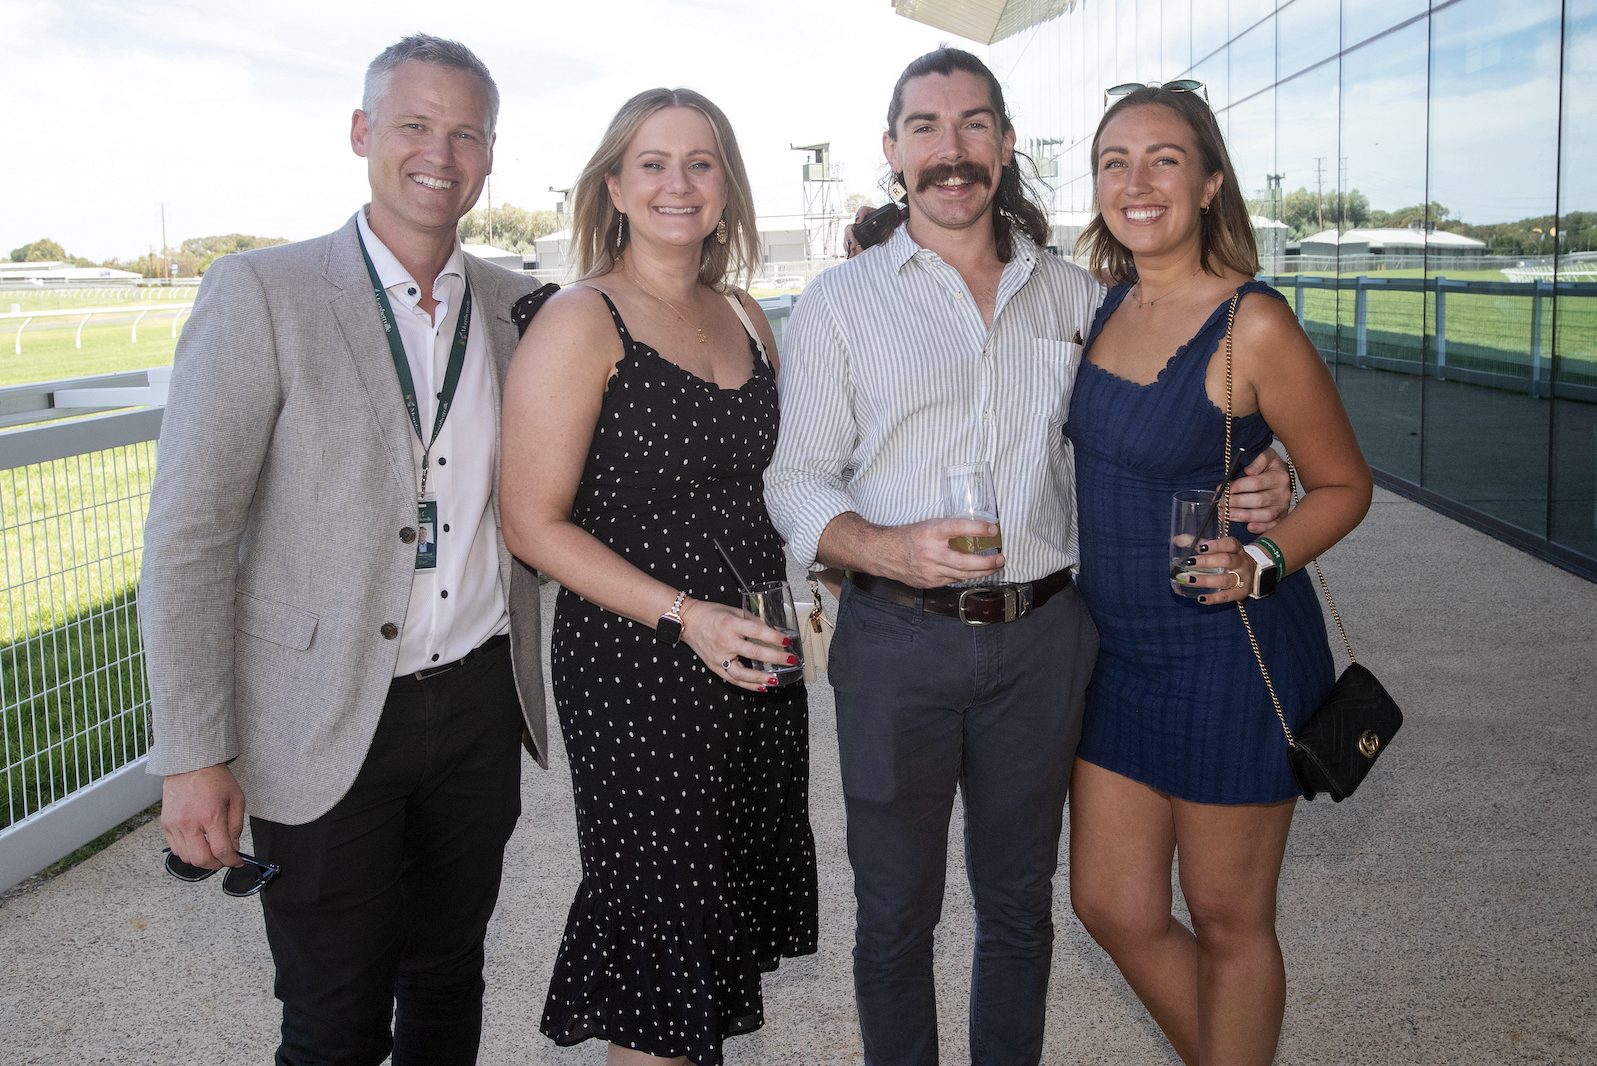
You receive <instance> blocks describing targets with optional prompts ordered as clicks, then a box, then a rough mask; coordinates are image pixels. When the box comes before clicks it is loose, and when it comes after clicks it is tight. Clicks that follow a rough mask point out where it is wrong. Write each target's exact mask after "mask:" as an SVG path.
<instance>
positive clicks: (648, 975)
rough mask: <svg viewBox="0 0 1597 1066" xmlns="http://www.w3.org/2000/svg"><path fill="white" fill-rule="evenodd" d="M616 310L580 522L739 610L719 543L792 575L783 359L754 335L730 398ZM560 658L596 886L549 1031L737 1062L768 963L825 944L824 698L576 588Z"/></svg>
mask: <svg viewBox="0 0 1597 1066" xmlns="http://www.w3.org/2000/svg"><path fill="white" fill-rule="evenodd" d="M601 295H602V294H601ZM605 302H606V304H607V305H609V308H610V314H611V316H612V317H613V318H614V320H615V325H616V330H617V332H618V333H619V334H620V336H621V342H622V346H623V349H624V355H623V357H622V359H621V362H620V363H619V364H618V366H617V371H616V374H615V375H614V377H613V378H612V379H611V381H610V384H609V387H608V390H607V392H606V395H605V398H604V403H603V407H602V409H601V411H600V415H599V422H598V426H597V427H596V429H595V431H594V438H593V445H592V449H591V451H590V453H589V455H588V458H587V463H586V467H585V469H584V471H583V477H582V483H581V486H580V487H579V489H578V492H577V497H576V500H575V503H574V507H573V514H572V517H573V520H574V521H576V522H577V523H578V524H579V525H581V526H582V527H583V528H584V529H586V530H587V531H588V532H590V533H592V534H593V535H594V536H596V537H598V538H599V539H600V540H601V541H603V542H604V543H605V544H606V545H608V546H609V547H610V548H612V549H613V550H614V551H616V552H617V553H618V554H620V555H621V556H623V557H624V558H626V559H627V560H628V561H629V562H631V563H632V564H633V565H635V566H637V567H639V568H640V569H642V570H644V571H646V572H647V573H650V574H652V575H654V576H655V577H658V578H659V579H660V580H661V581H664V582H665V583H667V584H669V585H671V586H673V587H675V588H678V589H684V590H686V591H687V593H688V595H690V596H693V597H695V598H698V599H703V600H714V601H717V602H720V603H727V604H736V603H737V602H738V586H737V581H736V579H735V578H734V577H733V576H732V575H731V574H730V573H728V571H727V568H726V565H725V564H724V563H723V562H722V561H721V558H720V556H719V555H718V554H717V552H716V550H715V546H714V545H713V543H712V538H719V540H720V541H721V543H722V544H723V545H724V546H725V547H726V549H727V552H728V553H729V554H730V555H731V556H732V557H733V559H734V560H735V561H736V562H737V565H738V568H739V569H740V570H741V571H742V572H743V574H744V576H745V577H746V578H747V579H748V580H749V581H764V580H778V579H781V578H782V577H784V576H785V564H784V562H783V557H782V545H781V541H780V539H779V538H778V537H777V534H776V531H775V529H774V528H773V527H772V525H771V521H770V518H769V516H768V515H767V514H766V512H765V506H764V503H763V501H762V497H761V493H762V488H761V479H762V475H763V472H764V470H765V466H766V463H767V461H768V460H769V459H770V457H771V451H772V449H773V448H774V447H775V444H776V427H777V405H776V382H775V379H774V376H773V374H772V372H771V368H770V366H769V365H768V364H767V363H766V362H765V360H764V359H763V358H762V357H760V355H759V353H758V350H757V349H756V348H755V346H754V345H753V343H752V342H751V344H750V352H751V356H752V357H753V360H754V372H753V375H752V376H751V377H750V378H749V380H748V382H747V383H746V384H744V385H743V386H742V387H741V388H739V389H722V388H720V387H719V386H717V385H716V384H714V383H713V382H707V381H704V380H703V379H701V378H699V377H697V376H695V375H693V374H691V373H689V372H688V371H686V370H683V369H682V368H681V367H678V366H677V365H676V364H674V363H672V362H670V361H669V360H666V359H664V358H662V357H661V356H660V355H658V354H657V353H656V352H655V351H654V349H652V348H650V347H649V346H648V345H646V344H642V343H640V342H638V341H635V340H633V339H632V337H631V336H630V334H628V332H627V328H626V325H625V324H624V323H623V322H622V321H621V316H620V314H619V313H617V311H616V308H615V305H614V304H612V303H610V301H609V298H608V297H605ZM518 311H523V312H524V313H528V314H529V316H530V312H526V310H525V309H523V308H519V307H518ZM551 659H552V674H553V681H554V693H555V701H556V703H557V705H558V711H559V717H560V728H561V730H562V733H563V735H564V738H565V746H566V754H567V757H568V758H569V760H570V763H571V778H572V786H573V792H574V794H575V797H576V808H577V836H578V843H579V846H580V848H581V852H582V884H581V886H580V887H579V888H578V891H577V898H576V900H575V901H574V902H573V903H572V905H571V912H570V915H569V917H568V918H567V921H566V929H565V935H564V937H563V938H562V940H561V944H560V951H559V955H558V957H557V959H556V961H555V968H554V975H553V977H552V978H551V980H550V984H549V998H548V1002H547V1003H546V1004H545V1007H544V1014H543V1022H542V1026H541V1028H542V1030H543V1032H544V1033H545V1034H546V1035H548V1036H549V1037H551V1038H553V1039H554V1040H555V1041H556V1042H557V1043H560V1044H574V1043H577V1042H579V1041H582V1040H586V1039H589V1038H598V1039H602V1040H606V1041H609V1042H612V1043H616V1044H620V1045H622V1046H625V1047H629V1048H634V1049H637V1050H639V1051H643V1052H647V1053H649V1054H652V1055H659V1056H666V1057H669V1056H677V1055H686V1056H687V1057H688V1058H689V1059H691V1060H692V1061H693V1062H695V1063H698V1064H699V1066H719V1064H720V1063H721V1062H722V1055H721V1042H722V1038H723V1037H726V1036H728V1035H732V1034H736V1033H745V1032H749V1031H751V1030H754V1029H757V1028H759V1027H760V1025H761V1024H763V1014H762V1005H761V998H760V972H761V971H762V970H771V969H775V967H776V965H777V963H778V961H779V960H780V959H781V958H782V957H783V956H795V955H804V954H809V953H811V952H813V951H815V939H816V885H815V844H814V839H813V838H812V836H811V834H810V825H809V810H808V789H809V748H808V722H807V717H806V715H807V707H806V703H805V696H804V687H803V685H802V684H794V685H789V686H786V687H784V688H780V689H777V690H775V691H773V692H769V693H763V694H761V693H753V692H747V691H745V690H743V689H739V688H734V687H732V686H731V685H729V684H727V683H726V682H725V681H723V680H721V679H720V678H719V677H717V676H716V675H715V674H713V673H711V672H710V670H709V669H708V668H706V667H705V665H704V663H703V662H701V661H700V660H699V658H698V656H696V655H695V654H694V653H693V652H692V650H691V649H689V647H688V646H687V644H685V643H683V644H678V645H677V646H675V647H667V646H665V645H662V644H660V643H658V642H657V641H656V640H655V639H654V630H653V629H652V628H651V627H649V626H645V625H639V624H638V623H635V622H633V621H631V620H629V619H626V618H623V617H621V616H619V615H616V614H613V613H611V612H609V611H607V610H604V609H603V608H600V607H598V606H595V605H594V604H591V603H589V602H587V601H586V600H584V599H582V598H581V597H580V596H577V595H576V594H575V593H572V592H571V591H569V590H567V589H562V590H561V591H560V594H559V597H558V599H557V601H556V607H555V618H554V638H553V644H552V649H551Z"/></svg>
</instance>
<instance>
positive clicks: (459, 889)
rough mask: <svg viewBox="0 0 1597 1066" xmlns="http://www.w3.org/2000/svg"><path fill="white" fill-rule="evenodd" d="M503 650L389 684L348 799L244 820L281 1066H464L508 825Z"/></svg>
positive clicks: (514, 775) (509, 717)
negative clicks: (387, 1064) (271, 869)
mask: <svg viewBox="0 0 1597 1066" xmlns="http://www.w3.org/2000/svg"><path fill="white" fill-rule="evenodd" d="M520 735H521V710H520V705H519V704H518V702H517V700H516V690H515V683H514V680H513V679H512V677H511V671H510V652H509V648H508V645H504V644H501V646H500V647H498V648H496V649H493V650H492V651H485V652H484V653H482V654H480V655H478V656H476V657H474V658H472V659H471V660H469V661H468V662H466V663H464V664H463V665H461V666H458V667H456V668H455V669H453V670H450V671H447V672H445V673H443V674H439V675H437V676H435V677H431V678H428V679H426V680H424V681H418V680H416V679H414V678H401V679H396V680H395V682H394V684H393V687H392V688H391V689H390V690H389V695H388V702H387V704H386V705H385V707H384V708H383V716H382V720H381V721H380V722H379V724H378V726H377V733H376V735H375V737H373V739H372V746H371V750H370V752H369V753H368V754H367V756H366V761H365V763H364V764H363V765H362V767H361V770H360V773H359V774H358V775H357V776H356V778H355V783H354V784H353V785H352V786H351V787H350V790H349V793H348V794H347V795H345V796H344V798H343V799H341V800H339V801H338V803H337V804H335V805H334V807H333V808H332V810H330V811H328V812H327V813H326V814H324V815H322V816H321V817H320V818H317V819H315V820H314V821H311V822H307V823H305V824H304V825H283V824H281V823H277V822H269V821H266V820H265V819H261V818H252V819H251V820H250V827H251V830H252V832H253V834H254V843H255V848H256V854H258V855H259V856H260V857H261V858H263V859H266V860H268V861H270V862H275V863H279V864H280V865H281V866H282V867H283V873H282V875H281V877H279V879H278V880H277V882H276V883H274V884H273V885H272V886H271V887H270V888H268V889H267V891H265V892H263V893H262V894H261V905H262V909H263V910H264V912H265V917H266V936H267V941H268V943H269V944H270V945H271V949H272V959H273V961H274V962H275V963H276V965H277V980H276V984H275V988H274V991H275V992H276V994H277V998H278V999H280V1000H282V1002H283V1041H282V1044H281V1046H280V1047H279V1048H278V1050H277V1059H276V1061H277V1063H278V1064H279V1066H333V1064H338V1066H368V1064H370V1066H375V1064H377V1063H380V1062H382V1061H383V1059H385V1058H386V1057H387V1056H388V1054H389V1052H390V1051H392V1052H393V1062H394V1063H395V1066H415V1064H426V1066H453V1064H457V1063H464V1064H469V1063H475V1062H476V1061H477V1045H478V1043H479V1041H480V1039H481V1036H482V993H483V979H482V966H483V937H484V934H485V932H486V931H487V928H488V918H489V916H490V915H492V913H493V909H494V903H495V901H496V900H497V899H498V896H499V876H500V871H501V869H502V867H503V864H504V849H505V843H506V841H508V840H509V838H510V831H511V829H512V828H514V826H515V823H516V819H517V818H518V817H519V816H520V814H521V745H520Z"/></svg>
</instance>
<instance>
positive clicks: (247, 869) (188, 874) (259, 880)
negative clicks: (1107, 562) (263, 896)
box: [161, 848, 283, 897]
mask: <svg viewBox="0 0 1597 1066" xmlns="http://www.w3.org/2000/svg"><path fill="white" fill-rule="evenodd" d="M161 854H163V855H165V856H166V872H167V873H169V874H171V875H172V876H173V877H175V878H177V879H178V880H179V881H203V880H205V879H206V878H207V877H210V876H211V875H212V874H214V873H216V871H215V870H207V869H206V868H205V867H203V866H194V865H192V864H190V863H186V862H184V861H183V860H182V859H180V858H178V857H177V856H176V855H175V854H173V852H172V849H171V848H162V849H161ZM238 857H239V858H241V859H243V860H244V865H243V866H227V867H223V869H225V870H226V871H227V873H226V874H225V875H223V877H222V891H223V892H226V893H227V894H228V895H229V896H239V897H244V896H253V895H255V894H256V893H257V892H260V891H263V890H264V889H265V888H266V886H267V885H269V884H271V883H272V882H273V881H275V880H277V875H278V874H280V873H282V872H283V868H282V867H281V866H279V865H277V864H276V863H275V862H262V861H261V860H260V859H257V858H256V857H255V856H253V855H246V854H244V853H243V852H242V851H241V852H239V853H238Z"/></svg>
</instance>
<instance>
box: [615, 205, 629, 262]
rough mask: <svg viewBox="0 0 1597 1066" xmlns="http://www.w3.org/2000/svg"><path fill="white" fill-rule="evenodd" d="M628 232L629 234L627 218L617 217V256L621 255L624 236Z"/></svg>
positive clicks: (624, 216) (623, 216)
mask: <svg viewBox="0 0 1597 1066" xmlns="http://www.w3.org/2000/svg"><path fill="white" fill-rule="evenodd" d="M626 232H627V216H626V215H617V216H616V255H620V254H621V239H622V236H623V235H624V234H625V233H626Z"/></svg>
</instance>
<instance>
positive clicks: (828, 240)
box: [788, 141, 843, 259]
mask: <svg viewBox="0 0 1597 1066" xmlns="http://www.w3.org/2000/svg"><path fill="white" fill-rule="evenodd" d="M788 147H789V148H791V149H793V150H794V151H795V152H809V153H811V158H810V159H808V160H806V161H805V163H804V244H805V254H806V255H808V257H809V258H811V259H826V258H833V259H835V258H837V256H839V255H840V254H842V241H843V236H842V229H841V220H842V210H843V177H842V173H841V171H842V168H841V167H839V166H836V165H835V164H833V162H832V144H831V142H830V141H827V142H825V143H822V144H790V145H788Z"/></svg>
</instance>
